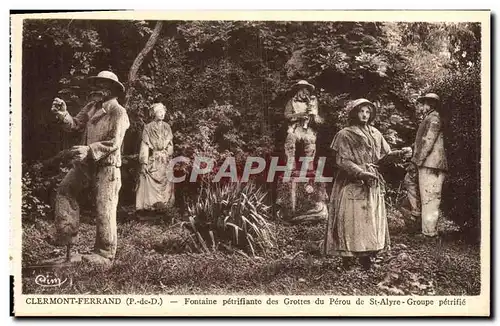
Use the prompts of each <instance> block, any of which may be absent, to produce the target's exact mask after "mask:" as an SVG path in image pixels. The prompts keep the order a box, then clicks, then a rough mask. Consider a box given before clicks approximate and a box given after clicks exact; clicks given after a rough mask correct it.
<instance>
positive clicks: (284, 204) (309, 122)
mask: <svg viewBox="0 0 500 326" xmlns="http://www.w3.org/2000/svg"><path fill="white" fill-rule="evenodd" d="M314 89H315V87H314V85H312V84H310V83H308V82H307V81H305V80H301V81H299V82H297V83H296V84H295V85H294V86H293V88H292V90H291V93H292V97H291V98H290V99H289V100H288V101H287V103H286V106H285V118H286V119H287V122H288V129H287V137H286V140H285V156H286V159H287V169H288V171H290V174H289V175H290V176H291V179H290V181H291V182H286V181H284V179H280V181H279V182H278V199H277V201H276V204H277V205H278V206H279V207H280V209H279V210H278V211H279V214H280V216H281V217H282V218H283V219H285V220H288V222H290V223H310V222H314V223H317V222H320V221H323V220H324V219H326V217H327V214H328V213H327V206H326V203H325V201H326V200H327V198H328V195H327V193H326V188H325V184H324V183H321V182H315V171H314V168H313V164H314V163H313V160H314V157H315V155H316V138H317V136H316V131H315V130H314V127H315V124H318V123H322V119H321V118H320V117H319V115H318V99H317V98H316V96H314V95H313V94H312V93H313V92H314ZM297 143H302V144H303V145H304V155H301V156H305V159H307V160H302V164H303V165H304V168H303V167H301V168H300V170H299V169H297V168H296V165H295V155H296V145H297ZM302 172H306V174H305V176H303V175H302ZM299 176H300V177H299ZM302 177H305V178H306V180H305V181H304V180H302V181H299V179H302Z"/></svg>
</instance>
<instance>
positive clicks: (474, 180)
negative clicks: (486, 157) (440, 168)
mask: <svg viewBox="0 0 500 326" xmlns="http://www.w3.org/2000/svg"><path fill="white" fill-rule="evenodd" d="M480 78H481V73H480V70H479V67H473V68H471V69H468V70H467V71H465V72H459V73H456V74H453V75H450V76H448V77H447V78H445V79H443V80H441V81H439V82H438V83H436V85H435V86H434V87H433V89H432V90H433V91H435V92H436V93H437V94H439V96H441V99H442V103H443V108H442V110H441V111H442V115H443V118H444V121H445V129H444V136H445V147H446V154H447V159H448V168H449V171H448V175H447V178H446V181H445V185H444V188H443V209H444V211H445V213H446V215H448V216H449V218H450V219H452V220H453V221H454V222H456V223H457V224H459V225H461V226H463V227H466V228H468V229H469V230H473V229H476V230H478V229H479V227H480V224H479V223H480V210H479V208H480V202H481V201H480V192H479V190H480V161H481V160H480V148H481V80H480Z"/></svg>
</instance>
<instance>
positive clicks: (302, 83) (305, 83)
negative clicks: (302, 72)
mask: <svg viewBox="0 0 500 326" xmlns="http://www.w3.org/2000/svg"><path fill="white" fill-rule="evenodd" d="M302 87H305V88H309V91H311V92H313V91H314V90H315V89H316V87H315V86H314V85H313V84H311V83H309V82H308V81H307V80H299V81H298V82H296V83H295V84H293V86H292V90H297V89H299V88H302Z"/></svg>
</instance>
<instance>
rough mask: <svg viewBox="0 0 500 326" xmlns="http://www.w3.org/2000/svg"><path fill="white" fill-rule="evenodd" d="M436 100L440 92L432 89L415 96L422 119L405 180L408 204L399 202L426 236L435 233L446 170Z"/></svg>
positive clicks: (446, 164) (418, 113) (419, 116)
mask: <svg viewBox="0 0 500 326" xmlns="http://www.w3.org/2000/svg"><path fill="white" fill-rule="evenodd" d="M439 104H440V100H439V96H438V95H437V94H434V93H428V94H426V95H424V96H421V97H419V98H418V99H417V118H418V119H419V120H421V122H420V125H419V127H418V130H417V135H416V137H415V153H414V155H413V157H412V159H411V165H410V166H409V168H408V173H407V175H406V177H405V182H404V184H405V188H406V193H407V198H406V199H407V202H406V204H407V205H408V206H409V207H408V208H406V207H405V206H404V205H403V206H401V211H403V213H406V214H407V215H411V216H412V217H413V218H415V219H416V220H419V219H421V227H422V234H423V235H425V236H429V237H434V236H437V235H438V231H437V222H438V218H439V205H440V203H441V190H442V186H443V182H444V179H445V174H446V171H447V170H448V163H447V160H446V155H445V149H444V135H443V121H442V118H441V116H440V113H439V108H440V105H439Z"/></svg>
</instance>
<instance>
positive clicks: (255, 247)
mask: <svg viewBox="0 0 500 326" xmlns="http://www.w3.org/2000/svg"><path fill="white" fill-rule="evenodd" d="M266 195H267V194H266V193H265V192H264V191H262V190H261V189H260V188H257V187H256V186H255V184H253V183H246V184H242V183H236V182H231V183H227V184H225V185H221V184H220V183H217V184H215V185H209V186H205V187H204V188H202V190H201V192H200V195H199V196H198V199H197V201H196V202H195V203H192V204H190V205H188V212H189V220H188V221H185V222H183V223H182V227H184V228H186V229H187V230H189V231H190V232H191V240H192V241H193V243H194V245H195V247H196V248H197V249H198V250H199V251H205V252H206V251H210V250H216V249H217V248H218V246H219V245H224V246H225V247H227V246H229V247H234V248H236V249H242V250H245V251H247V252H250V253H251V254H252V255H255V254H256V253H257V252H261V253H263V254H264V255H265V253H266V249H267V248H272V247H274V244H275V236H274V231H273V229H272V227H271V224H270V223H269V222H268V219H269V209H270V207H269V206H267V205H266V204H264V200H265V197H266Z"/></svg>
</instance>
